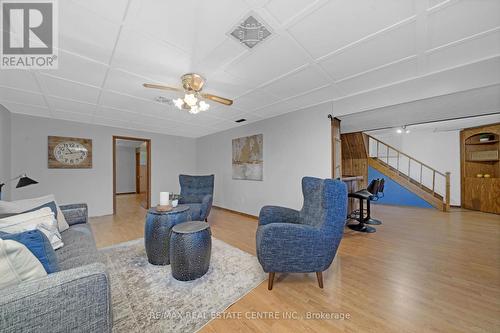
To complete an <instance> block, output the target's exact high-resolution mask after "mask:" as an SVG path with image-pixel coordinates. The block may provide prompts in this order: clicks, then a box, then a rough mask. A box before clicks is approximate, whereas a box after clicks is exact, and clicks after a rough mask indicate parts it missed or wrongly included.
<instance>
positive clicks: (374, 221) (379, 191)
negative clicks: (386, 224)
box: [365, 178, 385, 225]
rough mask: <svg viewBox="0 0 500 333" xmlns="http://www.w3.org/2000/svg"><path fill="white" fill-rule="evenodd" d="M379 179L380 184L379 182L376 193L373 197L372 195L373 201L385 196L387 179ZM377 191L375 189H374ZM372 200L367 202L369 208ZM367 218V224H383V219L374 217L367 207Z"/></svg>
mask: <svg viewBox="0 0 500 333" xmlns="http://www.w3.org/2000/svg"><path fill="white" fill-rule="evenodd" d="M378 180H379V184H378V188H377V190H376V193H374V194H373V195H372V196H371V197H370V202H371V201H378V200H379V199H380V198H383V197H384V185H385V179H384V178H380V179H378ZM374 191H375V190H374ZM370 202H368V204H367V208H369V207H370ZM367 218H368V220H366V221H365V223H366V224H371V225H381V224H382V221H380V220H377V219H372V218H371V216H370V211H369V210H368V209H367Z"/></svg>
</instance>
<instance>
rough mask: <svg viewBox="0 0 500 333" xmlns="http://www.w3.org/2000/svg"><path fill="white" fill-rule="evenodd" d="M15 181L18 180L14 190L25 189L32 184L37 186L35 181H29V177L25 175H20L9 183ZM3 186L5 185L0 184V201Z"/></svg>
mask: <svg viewBox="0 0 500 333" xmlns="http://www.w3.org/2000/svg"><path fill="white" fill-rule="evenodd" d="M16 179H19V181H18V182H17V185H16V188H20V187H25V186H29V185H33V184H38V182H37V181H36V180H33V179H31V178H30V177H28V176H26V174H22V175H20V176H18V177H15V178H12V179H11V180H10V181H11V182H12V181H14V180H16ZM4 185H5V183H0V200H2V187H3V186H4Z"/></svg>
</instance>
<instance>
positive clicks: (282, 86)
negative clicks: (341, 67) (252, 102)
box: [263, 66, 329, 98]
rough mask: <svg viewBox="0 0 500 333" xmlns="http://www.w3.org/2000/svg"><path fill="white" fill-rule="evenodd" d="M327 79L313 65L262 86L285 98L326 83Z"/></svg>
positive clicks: (271, 92)
mask: <svg viewBox="0 0 500 333" xmlns="http://www.w3.org/2000/svg"><path fill="white" fill-rule="evenodd" d="M328 83H329V81H328V80H327V79H326V78H325V76H324V74H322V73H320V72H319V71H318V70H317V69H316V68H315V67H314V66H307V67H304V68H301V69H300V70H298V71H296V72H293V73H291V74H289V75H287V76H285V77H282V78H279V79H278V80H276V81H274V82H272V83H270V84H268V85H266V86H264V88H263V89H264V90H265V91H267V92H269V93H270V94H272V95H274V96H277V97H280V98H287V97H292V96H295V95H298V94H301V93H304V92H306V91H310V90H313V89H316V88H319V87H321V86H324V85H327V84H328Z"/></svg>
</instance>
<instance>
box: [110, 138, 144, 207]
mask: <svg viewBox="0 0 500 333" xmlns="http://www.w3.org/2000/svg"><path fill="white" fill-rule="evenodd" d="M118 139H120V140H130V141H141V142H146V151H147V155H148V156H147V164H148V168H147V174H148V175H147V178H148V190H147V191H146V205H147V206H148V208H150V207H151V139H143V138H136V137H130V136H120V135H113V138H112V143H113V214H116V195H117V193H116V140H118Z"/></svg>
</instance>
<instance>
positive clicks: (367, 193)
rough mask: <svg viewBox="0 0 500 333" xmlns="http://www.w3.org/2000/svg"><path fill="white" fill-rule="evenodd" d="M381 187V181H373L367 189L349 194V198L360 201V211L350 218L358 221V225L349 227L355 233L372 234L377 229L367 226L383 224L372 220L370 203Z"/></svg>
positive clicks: (352, 214) (353, 213)
mask: <svg viewBox="0 0 500 333" xmlns="http://www.w3.org/2000/svg"><path fill="white" fill-rule="evenodd" d="M379 186H380V179H373V180H372V181H371V182H370V184H369V185H368V187H367V188H366V189H363V190H360V191H357V192H354V193H349V195H348V196H349V198H355V199H359V210H357V211H354V212H352V213H351V214H350V218H352V219H354V220H357V221H358V222H359V223H358V224H349V225H348V227H349V228H350V229H352V230H354V231H359V232H367V233H372V232H375V231H377V230H376V229H375V228H373V227H370V226H367V225H366V224H381V223H382V222H380V221H377V220H374V219H372V218H371V216H370V214H371V209H370V201H371V200H372V198H374V197H375V194H377V193H378V189H379ZM364 201H366V216H365V214H364V213H365V209H364Z"/></svg>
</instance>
